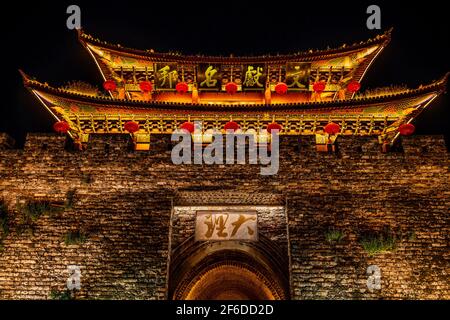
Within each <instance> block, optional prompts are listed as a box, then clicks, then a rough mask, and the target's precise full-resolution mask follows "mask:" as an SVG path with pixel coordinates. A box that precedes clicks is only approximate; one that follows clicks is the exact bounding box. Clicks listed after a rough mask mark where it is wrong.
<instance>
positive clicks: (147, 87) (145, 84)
mask: <svg viewBox="0 0 450 320" xmlns="http://www.w3.org/2000/svg"><path fill="white" fill-rule="evenodd" d="M139 88H140V89H141V91H142V92H150V91H152V89H153V86H152V83H151V82H150V81H141V83H139Z"/></svg>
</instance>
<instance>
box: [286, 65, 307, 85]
mask: <svg viewBox="0 0 450 320" xmlns="http://www.w3.org/2000/svg"><path fill="white" fill-rule="evenodd" d="M294 69H295V71H296V72H294V73H293V74H292V75H291V77H292V80H293V82H292V83H291V84H290V85H288V87H289V88H292V87H293V86H297V88H306V86H305V85H304V84H303V83H300V79H303V78H304V77H305V76H306V70H305V69H300V66H295V67H294Z"/></svg>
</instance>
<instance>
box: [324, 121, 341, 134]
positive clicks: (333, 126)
mask: <svg viewBox="0 0 450 320" xmlns="http://www.w3.org/2000/svg"><path fill="white" fill-rule="evenodd" d="M323 130H324V131H325V132H326V133H328V134H336V133H338V132H339V131H341V127H340V126H339V125H338V124H337V123H334V122H330V123H328V124H327V125H326V126H325V127H324V128H323Z"/></svg>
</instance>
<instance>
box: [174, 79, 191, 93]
mask: <svg viewBox="0 0 450 320" xmlns="http://www.w3.org/2000/svg"><path fill="white" fill-rule="evenodd" d="M175 89H176V90H177V92H178V93H181V94H184V93H186V92H188V90H189V86H188V84H187V83H186V82H178V83H177V85H176V86H175Z"/></svg>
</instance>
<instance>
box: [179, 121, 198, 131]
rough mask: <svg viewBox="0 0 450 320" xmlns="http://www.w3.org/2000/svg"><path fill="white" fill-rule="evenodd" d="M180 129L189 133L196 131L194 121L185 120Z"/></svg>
mask: <svg viewBox="0 0 450 320" xmlns="http://www.w3.org/2000/svg"><path fill="white" fill-rule="evenodd" d="M180 129H181V130H183V131H185V132H188V133H194V131H195V126H194V124H193V123H192V122H184V123H183V124H181V126H180Z"/></svg>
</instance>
